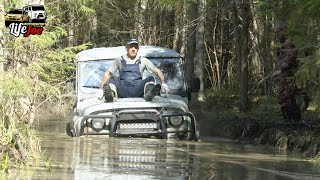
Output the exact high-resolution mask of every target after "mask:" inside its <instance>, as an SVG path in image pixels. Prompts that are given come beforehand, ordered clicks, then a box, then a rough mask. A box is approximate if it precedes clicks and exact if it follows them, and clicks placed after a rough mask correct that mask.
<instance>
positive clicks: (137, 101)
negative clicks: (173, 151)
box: [66, 46, 200, 140]
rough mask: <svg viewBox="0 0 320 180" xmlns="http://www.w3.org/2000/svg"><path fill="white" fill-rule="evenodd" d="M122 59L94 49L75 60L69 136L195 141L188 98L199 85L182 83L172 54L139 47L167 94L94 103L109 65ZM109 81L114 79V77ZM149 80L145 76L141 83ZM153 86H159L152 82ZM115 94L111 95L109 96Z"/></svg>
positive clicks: (121, 50) (116, 50)
mask: <svg viewBox="0 0 320 180" xmlns="http://www.w3.org/2000/svg"><path fill="white" fill-rule="evenodd" d="M124 54H126V51H125V47H124V46H121V47H110V48H94V49H90V50H85V51H82V52H80V53H78V54H77V58H76V81H75V82H76V83H75V90H76V92H75V93H76V102H75V105H74V109H73V116H72V119H71V121H70V122H68V123H67V126H66V131H67V134H68V135H69V136H73V137H75V136H83V135H109V137H119V136H127V137H128V136H130V137H153V138H159V139H168V138H177V139H188V140H197V139H198V133H197V125H196V119H195V117H194V115H193V114H192V113H191V112H190V111H189V108H188V105H189V102H190V93H191V92H197V91H198V90H199V86H200V83H199V82H200V81H199V79H193V80H191V81H190V83H187V81H186V76H185V67H184V64H183V58H182V57H181V56H180V55H179V54H178V53H177V52H175V51H173V50H171V49H168V48H162V47H155V46H140V49H139V52H138V55H139V56H144V57H146V58H148V59H149V60H150V61H151V62H152V63H154V65H156V66H157V67H158V68H160V70H161V71H162V72H163V73H164V76H165V78H166V83H167V85H168V86H169V89H170V90H169V92H168V93H166V94H159V95H158V96H155V97H154V98H153V100H152V101H146V100H145V99H144V98H143V97H135V98H117V95H116V96H115V99H114V101H113V102H106V101H105V100H104V99H99V97H97V95H96V94H97V93H96V92H97V91H98V88H99V86H100V82H101V79H102V76H103V74H104V73H105V71H106V70H107V69H108V68H109V67H110V65H111V64H112V62H113V60H114V59H115V58H117V57H120V56H121V55H124ZM114 75H116V76H119V72H118V71H116V72H115V73H114ZM149 75H153V74H149V72H148V71H144V73H143V78H145V77H147V76H149ZM154 77H155V79H156V83H160V80H159V79H158V77H157V76H154ZM114 91H116V90H114Z"/></svg>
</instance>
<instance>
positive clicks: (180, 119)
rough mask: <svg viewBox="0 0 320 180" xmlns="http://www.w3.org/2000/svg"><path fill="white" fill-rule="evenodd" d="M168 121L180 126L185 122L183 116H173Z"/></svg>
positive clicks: (174, 125) (172, 124)
mask: <svg viewBox="0 0 320 180" xmlns="http://www.w3.org/2000/svg"><path fill="white" fill-rule="evenodd" d="M168 121H169V124H170V125H171V126H173V127H180V126H181V125H182V123H183V116H171V117H169V119H168Z"/></svg>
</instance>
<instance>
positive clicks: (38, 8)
mask: <svg viewBox="0 0 320 180" xmlns="http://www.w3.org/2000/svg"><path fill="white" fill-rule="evenodd" d="M23 10H24V11H25V12H27V14H28V22H29V23H32V22H36V21H38V22H43V23H44V22H45V20H46V19H47V14H46V11H45V9H44V6H43V5H40V4H34V5H28V6H24V7H23Z"/></svg>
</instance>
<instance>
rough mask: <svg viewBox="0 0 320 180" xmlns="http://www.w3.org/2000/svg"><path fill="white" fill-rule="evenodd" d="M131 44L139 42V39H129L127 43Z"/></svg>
mask: <svg viewBox="0 0 320 180" xmlns="http://www.w3.org/2000/svg"><path fill="white" fill-rule="evenodd" d="M130 44H139V41H138V40H137V39H129V40H128V42H127V45H130Z"/></svg>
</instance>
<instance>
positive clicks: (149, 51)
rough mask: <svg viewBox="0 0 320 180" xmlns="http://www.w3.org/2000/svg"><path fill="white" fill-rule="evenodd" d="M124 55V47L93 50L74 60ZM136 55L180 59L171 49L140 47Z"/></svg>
mask: <svg viewBox="0 0 320 180" xmlns="http://www.w3.org/2000/svg"><path fill="white" fill-rule="evenodd" d="M124 54H126V50H125V46H118V47H108V48H105V47H103V48H93V49H88V50H84V51H81V52H79V53H78V54H77V56H76V59H77V62H81V61H92V60H101V59H115V58H118V57H120V56H122V55H124ZM138 55H139V56H144V57H146V58H150V57H153V58H159V57H160V58H161V57H162V58H163V57H181V56H180V54H179V53H177V52H176V51H174V50H172V49H169V48H164V47H157V46H140V47H139V51H138Z"/></svg>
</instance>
